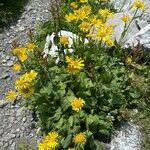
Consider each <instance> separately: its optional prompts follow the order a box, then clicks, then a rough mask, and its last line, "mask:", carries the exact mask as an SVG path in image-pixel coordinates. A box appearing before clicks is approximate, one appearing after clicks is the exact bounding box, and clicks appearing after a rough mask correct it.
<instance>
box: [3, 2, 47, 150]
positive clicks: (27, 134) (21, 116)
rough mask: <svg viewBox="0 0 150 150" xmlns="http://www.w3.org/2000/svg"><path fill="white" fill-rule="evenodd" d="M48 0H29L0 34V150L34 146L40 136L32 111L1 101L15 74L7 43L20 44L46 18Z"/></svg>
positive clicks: (13, 61)
mask: <svg viewBox="0 0 150 150" xmlns="http://www.w3.org/2000/svg"><path fill="white" fill-rule="evenodd" d="M49 7H50V0H30V2H29V3H27V5H26V6H25V11H24V12H23V13H22V15H21V17H20V18H19V20H18V21H17V22H16V23H15V24H13V25H11V26H10V27H9V28H8V29H5V30H4V32H3V33H0V58H1V59H0V73H1V74H0V150H17V146H18V145H19V144H21V143H23V144H24V143H26V144H27V145H28V146H29V145H31V147H32V149H36V146H37V142H38V141H39V139H40V136H38V135H37V134H36V132H37V129H36V128H35V126H36V122H35V121H34V119H33V117H32V111H30V110H28V109H27V108H24V107H22V104H20V103H19V104H15V105H14V104H13V102H11V103H10V102H9V103H8V102H6V101H5V100H4V95H5V93H6V92H7V91H8V90H9V89H11V88H13V84H14V80H15V78H16V75H15V74H14V72H13V71H12V69H11V67H12V65H13V63H15V61H16V58H15V57H13V56H12V54H11V43H12V41H13V40H15V39H16V38H19V42H20V43H21V44H25V43H26V42H27V40H28V38H27V32H28V31H29V30H30V29H31V30H32V31H33V32H34V29H35V28H36V26H37V25H38V24H39V23H42V22H45V21H47V20H48V19H49V11H48V9H49Z"/></svg>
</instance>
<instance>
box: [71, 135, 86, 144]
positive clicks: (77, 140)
mask: <svg viewBox="0 0 150 150" xmlns="http://www.w3.org/2000/svg"><path fill="white" fill-rule="evenodd" d="M73 141H74V143H76V144H83V143H85V142H86V135H85V134H84V133H82V132H80V133H79V134H77V135H75V136H74V138H73Z"/></svg>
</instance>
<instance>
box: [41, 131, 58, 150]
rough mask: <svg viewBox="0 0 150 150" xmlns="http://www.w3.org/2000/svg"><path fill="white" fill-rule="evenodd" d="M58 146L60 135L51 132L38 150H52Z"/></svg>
mask: <svg viewBox="0 0 150 150" xmlns="http://www.w3.org/2000/svg"><path fill="white" fill-rule="evenodd" d="M57 146H58V133H57V132H55V131H54V132H50V133H48V135H47V136H46V137H45V138H44V139H43V140H42V142H41V143H40V144H39V146H38V150H51V149H54V148H56V147H57Z"/></svg>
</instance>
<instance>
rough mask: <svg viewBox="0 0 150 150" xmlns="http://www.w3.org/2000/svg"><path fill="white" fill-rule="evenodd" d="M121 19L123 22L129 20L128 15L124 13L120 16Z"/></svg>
mask: <svg viewBox="0 0 150 150" xmlns="http://www.w3.org/2000/svg"><path fill="white" fill-rule="evenodd" d="M121 20H122V21H123V22H125V23H127V22H129V20H130V17H129V16H127V15H124V16H122V17H121Z"/></svg>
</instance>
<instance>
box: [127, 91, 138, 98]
mask: <svg viewBox="0 0 150 150" xmlns="http://www.w3.org/2000/svg"><path fill="white" fill-rule="evenodd" d="M129 94H130V96H131V97H132V98H139V97H140V93H139V92H136V93H131V92H130V93H129Z"/></svg>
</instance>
